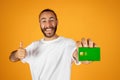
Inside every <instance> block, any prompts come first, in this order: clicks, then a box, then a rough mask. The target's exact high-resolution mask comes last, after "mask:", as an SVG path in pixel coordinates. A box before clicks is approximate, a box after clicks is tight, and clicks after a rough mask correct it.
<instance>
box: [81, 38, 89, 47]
mask: <svg viewBox="0 0 120 80" xmlns="http://www.w3.org/2000/svg"><path fill="white" fill-rule="evenodd" d="M81 44H82V46H83V47H88V43H87V40H86V39H85V38H82V39H81Z"/></svg>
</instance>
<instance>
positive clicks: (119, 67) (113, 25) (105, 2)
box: [0, 0, 120, 80]
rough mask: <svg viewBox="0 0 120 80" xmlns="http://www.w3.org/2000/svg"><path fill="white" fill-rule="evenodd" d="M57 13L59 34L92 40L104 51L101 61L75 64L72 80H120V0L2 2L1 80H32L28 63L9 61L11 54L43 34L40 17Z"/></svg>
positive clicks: (0, 18) (14, 0) (9, 0)
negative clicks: (48, 12) (46, 10)
mask: <svg viewBox="0 0 120 80" xmlns="http://www.w3.org/2000/svg"><path fill="white" fill-rule="evenodd" d="M45 8H50V9H53V10H55V12H56V13H57V16H58V19H59V25H58V30H57V34H58V35H60V36H64V37H68V38H71V39H73V40H75V41H78V40H81V38H83V37H84V38H91V39H92V40H93V41H94V42H95V43H97V45H98V46H99V47H100V48H101V61H99V62H93V63H91V64H88V65H83V64H82V65H79V66H76V65H75V64H72V66H71V69H72V74H71V80H120V58H119V57H120V49H119V46H120V36H119V35H120V1H119V0H0V80H32V78H31V73H30V70H29V65H28V64H23V63H21V62H16V63H12V62H10V61H9V55H10V52H11V51H13V50H15V49H18V48H19V42H20V41H22V42H23V43H24V47H26V46H27V45H29V44H30V43H31V42H32V41H36V40H40V39H41V38H42V37H43V35H42V33H41V30H40V27H39V19H38V15H39V13H40V11H41V10H43V9H45Z"/></svg>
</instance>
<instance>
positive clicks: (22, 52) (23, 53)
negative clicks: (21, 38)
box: [15, 42, 26, 59]
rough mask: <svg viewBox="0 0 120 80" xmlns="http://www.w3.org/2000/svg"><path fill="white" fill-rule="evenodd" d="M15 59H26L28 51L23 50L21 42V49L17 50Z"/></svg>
mask: <svg viewBox="0 0 120 80" xmlns="http://www.w3.org/2000/svg"><path fill="white" fill-rule="evenodd" d="M15 57H16V58H18V59H23V58H25V57H26V50H25V49H24V48H23V43H22V42H20V45H19V49H18V50H17V52H16V54H15Z"/></svg>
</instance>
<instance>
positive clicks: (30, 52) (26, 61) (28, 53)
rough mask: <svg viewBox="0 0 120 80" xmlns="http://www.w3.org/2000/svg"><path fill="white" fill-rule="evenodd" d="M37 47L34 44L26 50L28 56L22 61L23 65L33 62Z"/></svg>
mask: <svg viewBox="0 0 120 80" xmlns="http://www.w3.org/2000/svg"><path fill="white" fill-rule="evenodd" d="M35 47H36V45H35V42H33V43H31V44H30V45H28V46H27V47H26V48H25V49H26V53H27V54H26V57H25V58H24V59H22V60H21V61H22V62H23V63H30V62H31V58H32V54H33V53H34V50H35Z"/></svg>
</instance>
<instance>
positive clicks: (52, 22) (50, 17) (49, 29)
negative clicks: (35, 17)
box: [40, 12, 57, 38]
mask: <svg viewBox="0 0 120 80" xmlns="http://www.w3.org/2000/svg"><path fill="white" fill-rule="evenodd" d="M40 26H41V30H42V32H43V34H44V36H45V37H47V38H51V37H53V36H54V35H55V33H56V30H57V19H56V17H55V15H54V14H53V13H52V12H43V13H42V14H41V16H40Z"/></svg>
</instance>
